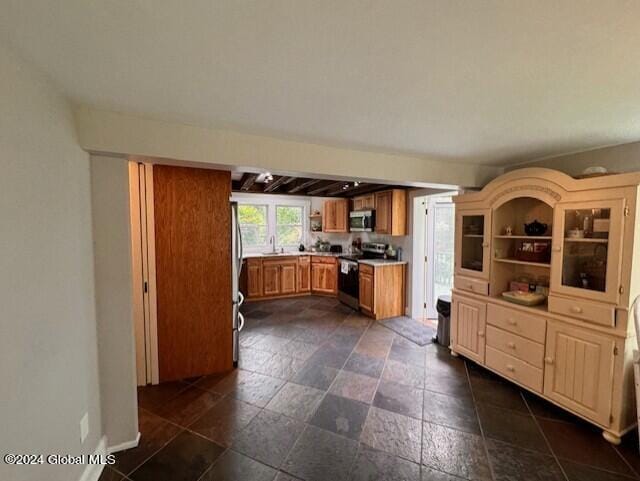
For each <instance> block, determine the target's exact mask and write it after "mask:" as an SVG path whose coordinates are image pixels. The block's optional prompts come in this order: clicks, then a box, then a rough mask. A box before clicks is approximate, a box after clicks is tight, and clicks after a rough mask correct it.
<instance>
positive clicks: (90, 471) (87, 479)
mask: <svg viewBox="0 0 640 481" xmlns="http://www.w3.org/2000/svg"><path fill="white" fill-rule="evenodd" d="M93 454H97V455H100V456H106V455H107V437H106V436H102V438H100V441H99V442H98V445H97V446H96V449H95V450H94V451H93ZM103 469H104V464H87V466H86V467H85V468H84V471H83V472H82V476H80V479H79V481H98V479H99V478H100V475H101V474H102V470H103Z"/></svg>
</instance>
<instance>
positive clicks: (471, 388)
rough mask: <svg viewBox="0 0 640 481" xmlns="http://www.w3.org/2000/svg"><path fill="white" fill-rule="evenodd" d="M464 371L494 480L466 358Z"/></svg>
mask: <svg viewBox="0 0 640 481" xmlns="http://www.w3.org/2000/svg"><path fill="white" fill-rule="evenodd" d="M469 362H471V361H469ZM464 372H465V374H466V376H467V383H468V384H469V391H471V399H472V400H473V409H474V410H475V412H476V420H477V421H478V427H479V428H480V438H481V439H482V447H483V448H484V454H485V456H486V457H487V464H488V465H489V474H491V479H493V480H496V479H497V478H496V474H495V472H494V469H493V463H492V462H491V457H490V456H489V448H488V447H487V437H486V436H485V434H484V429H483V427H482V422H481V421H480V414H479V413H478V403H477V401H476V395H475V394H474V392H473V387H472V386H471V375H470V374H469V366H468V365H467V360H466V359H464Z"/></svg>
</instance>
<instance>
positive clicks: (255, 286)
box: [247, 259, 262, 297]
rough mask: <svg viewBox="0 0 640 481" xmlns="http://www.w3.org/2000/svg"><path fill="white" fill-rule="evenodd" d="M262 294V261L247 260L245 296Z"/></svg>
mask: <svg viewBox="0 0 640 481" xmlns="http://www.w3.org/2000/svg"><path fill="white" fill-rule="evenodd" d="M260 296H262V261H261V260H260V259H248V260H247V297H260Z"/></svg>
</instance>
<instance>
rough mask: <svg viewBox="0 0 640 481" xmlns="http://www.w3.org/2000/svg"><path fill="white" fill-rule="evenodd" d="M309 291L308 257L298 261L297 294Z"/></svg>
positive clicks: (309, 267)
mask: <svg viewBox="0 0 640 481" xmlns="http://www.w3.org/2000/svg"><path fill="white" fill-rule="evenodd" d="M310 290H311V263H310V259H309V257H308V256H302V257H300V258H299V259H298V292H309V291H310Z"/></svg>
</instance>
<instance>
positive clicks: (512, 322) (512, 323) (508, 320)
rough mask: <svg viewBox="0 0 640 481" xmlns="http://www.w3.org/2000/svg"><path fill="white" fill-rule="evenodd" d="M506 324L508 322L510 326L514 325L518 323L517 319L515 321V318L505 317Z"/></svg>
mask: <svg viewBox="0 0 640 481" xmlns="http://www.w3.org/2000/svg"><path fill="white" fill-rule="evenodd" d="M507 324H509V325H510V326H516V325H517V324H518V321H516V320H515V319H511V318H509V319H507Z"/></svg>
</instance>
